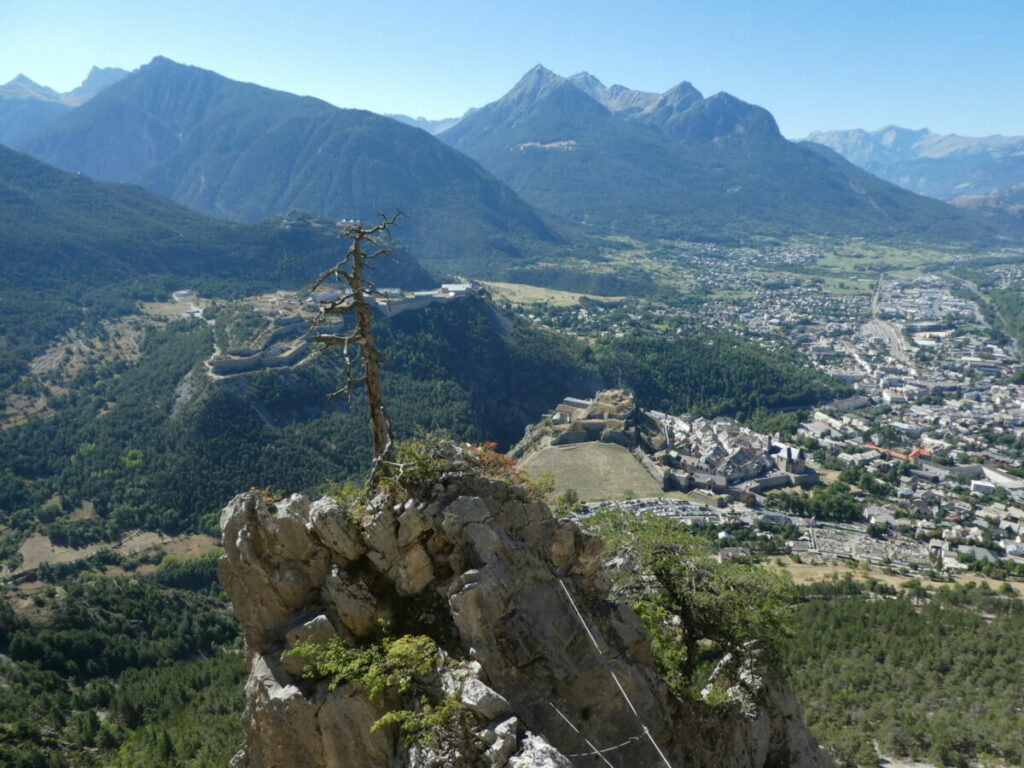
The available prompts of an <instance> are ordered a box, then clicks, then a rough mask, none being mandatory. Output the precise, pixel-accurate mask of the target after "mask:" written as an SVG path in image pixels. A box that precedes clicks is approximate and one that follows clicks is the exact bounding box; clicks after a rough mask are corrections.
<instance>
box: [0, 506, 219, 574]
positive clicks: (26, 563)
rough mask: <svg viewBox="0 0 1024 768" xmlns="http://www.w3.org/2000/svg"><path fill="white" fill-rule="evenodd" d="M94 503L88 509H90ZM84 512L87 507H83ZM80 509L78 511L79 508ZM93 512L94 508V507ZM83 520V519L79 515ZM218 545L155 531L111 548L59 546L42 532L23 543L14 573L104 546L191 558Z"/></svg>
mask: <svg viewBox="0 0 1024 768" xmlns="http://www.w3.org/2000/svg"><path fill="white" fill-rule="evenodd" d="M91 506H92V505H91V504H90V505H89V509H90V510H91ZM81 511H82V512H86V511H87V510H85V509H82V510H81ZM76 512H77V511H76ZM92 512H93V513H94V512H95V510H92ZM79 519H83V518H79ZM216 545H217V540H216V539H214V538H213V537H212V536H207V535H206V534H203V533H193V534H183V535H181V536H173V537H172V536H167V535H166V534H163V533H157V532H155V531H138V530H136V531H129V532H128V533H126V534H125V535H124V536H123V537H122V538H121V541H120V542H118V543H117V544H116V545H114V546H113V547H111V546H110V545H109V544H90V545H89V546H87V547H81V548H80V549H72V548H71V547H59V546H57V545H55V544H54V543H53V542H51V541H50V539H49V538H48V537H47V536H46V535H44V534H42V533H34V534H32V535H31V536H29V537H28V538H27V539H25V541H23V542H22V544H21V547H20V549H19V551H20V552H21V558H22V562H21V565H20V566H19V567H18V568H17V570H15V571H14V573H15V574H19V573H25V572H27V571H31V570H33V569H35V568H38V567H39V566H40V565H42V564H43V563H52V564H56V563H73V562H75V561H76V560H84V559H85V558H87V557H89V556H91V555H94V554H96V553H97V552H99V551H100V550H101V549H106V548H110V549H112V550H113V551H114V552H116V553H117V554H119V555H122V556H124V557H132V556H133V555H139V554H142V553H143V552H150V551H157V552H163V553H165V554H168V555H174V556H175V557H181V558H190V557H198V556H199V555H203V554H206V553H207V552H209V551H210V550H211V549H213V548H214V547H215V546H216Z"/></svg>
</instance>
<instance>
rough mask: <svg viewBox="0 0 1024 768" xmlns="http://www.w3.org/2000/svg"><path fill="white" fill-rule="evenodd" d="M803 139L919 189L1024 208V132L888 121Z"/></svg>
mask: <svg viewBox="0 0 1024 768" xmlns="http://www.w3.org/2000/svg"><path fill="white" fill-rule="evenodd" d="M807 141H814V142H817V143H819V144H823V145H825V146H827V147H829V148H831V149H833V150H835V151H836V152H838V153H839V154H841V155H842V156H843V157H845V158H846V159H847V160H849V161H850V162H851V163H854V164H856V165H859V166H860V167H861V168H863V169H864V170H866V171H868V172H870V173H873V174H875V175H877V176H879V177H881V178H883V179H886V180H888V181H891V182H893V183H894V184H899V185H900V186H901V187H906V188H907V189H910V190H913V191H914V192H918V193H919V194H922V195H928V196H930V197H937V198H939V199H940V200H948V201H950V202H955V203H957V204H958V205H965V206H979V205H987V206H997V207H998V206H1004V207H1008V208H1010V209H1011V210H1013V209H1014V208H1016V209H1017V210H1024V136H985V137H970V136H958V135H956V134H945V135H943V134H938V133H933V132H932V131H929V130H928V129H927V128H922V129H921V130H916V131H915V130H910V129H908V128H899V127H897V126H894V125H889V126H886V127H885V128H879V129H878V130H877V131H870V132H869V131H864V130H860V129H856V130H848V131H815V132H814V133H812V134H810V135H809V136H808V137H807Z"/></svg>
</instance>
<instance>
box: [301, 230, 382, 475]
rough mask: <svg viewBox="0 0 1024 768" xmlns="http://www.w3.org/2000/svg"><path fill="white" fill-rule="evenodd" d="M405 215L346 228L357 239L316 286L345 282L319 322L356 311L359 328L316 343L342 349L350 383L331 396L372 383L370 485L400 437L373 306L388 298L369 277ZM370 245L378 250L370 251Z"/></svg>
mask: <svg viewBox="0 0 1024 768" xmlns="http://www.w3.org/2000/svg"><path fill="white" fill-rule="evenodd" d="M401 215H402V212H401V211H398V212H397V213H395V215H394V216H391V217H390V218H389V217H387V216H385V215H384V214H380V218H381V220H380V222H379V223H377V224H376V225H374V226H372V227H364V226H363V225H362V223H361V222H356V223H354V224H348V225H345V226H343V227H342V228H341V231H340V233H339V235H340V236H341V237H343V238H347V239H349V240H351V242H350V244H349V247H348V252H347V253H346V254H345V258H344V259H342V260H341V261H339V262H338V263H337V264H335V265H334V266H333V267H332V268H331V269H328V270H327V271H325V272H324V273H323V274H321V275H320V276H319V277H318V278H317V279H316V282H314V284H313V290H314V291H315V290H317V289H318V288H320V287H321V286H322V285H323V284H324V283H326V282H328V281H330V280H332V279H333V280H335V281H337V282H340V283H342V284H343V286H344V287H343V289H342V291H341V293H340V295H339V296H337V297H336V298H331V299H327V300H323V301H321V302H320V316H319V317H318V318H317V320H316V321H315V323H317V324H319V323H322V322H324V321H325V320H326V319H327V317H328V316H329V315H354V316H355V329H354V330H352V331H351V332H350V333H341V334H333V333H319V334H317V335H315V336H314V337H313V341H314V342H316V343H319V344H323V345H324V347H341V348H342V356H343V359H344V365H345V383H344V385H343V386H342V387H341V388H340V389H338V390H337V391H336V392H332V393H331V394H330V395H328V397H331V398H333V397H337V396H338V395H342V394H344V395H347V396H348V397H349V402H350V403H351V399H352V390H353V389H354V388H355V387H357V386H358V385H360V384H365V385H366V399H367V403H368V406H369V411H370V431H371V434H372V437H373V467H372V470H371V472H370V487H371V488H372V487H374V486H375V485H376V484H377V483H378V482H379V481H380V479H381V478H382V477H383V475H384V474H386V473H387V471H388V467H389V466H390V462H391V460H392V457H393V456H392V455H393V451H394V437H393V435H392V432H391V424H390V422H389V421H388V416H387V411H386V409H385V407H384V386H383V381H382V378H381V367H382V366H383V365H385V364H386V363H387V361H386V360H384V358H383V357H382V356H381V354H380V350H378V349H377V344H376V341H375V339H374V336H373V323H372V318H373V305H372V303H371V302H372V300H373V298H375V297H380V298H386V297H385V296H384V294H382V293H381V292H380V291H378V290H377V287H376V285H374V283H373V281H371V280H370V279H369V278H368V277H367V275H366V270H369V269H372V266H371V264H370V263H369V262H372V261H373V260H374V259H377V258H380V257H381V256H390V255H392V251H391V249H390V248H388V247H386V246H383V245H381V242H382V241H383V240H384V239H385V238H389V237H390V228H391V226H393V225H394V223H395V222H396V221H397V220H398V218H399V217H400V216H401ZM367 246H369V247H373V248H374V249H373V250H372V251H370V252H367V251H365V250H364V248H366V247H367Z"/></svg>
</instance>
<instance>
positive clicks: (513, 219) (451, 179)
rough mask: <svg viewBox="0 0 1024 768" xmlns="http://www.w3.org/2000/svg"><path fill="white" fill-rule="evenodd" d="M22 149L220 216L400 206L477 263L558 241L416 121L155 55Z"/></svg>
mask: <svg viewBox="0 0 1024 768" xmlns="http://www.w3.org/2000/svg"><path fill="white" fill-rule="evenodd" d="M21 148H23V149H24V150H25V151H27V152H29V153H30V154H32V155H34V156H36V157H38V158H40V159H42V160H44V161H45V162H48V163H51V164H53V165H56V166H57V167H59V168H63V169H65V170H68V171H73V172H80V173H84V174H86V175H87V176H91V177H92V178H95V179H100V180H102V181H121V182H131V183H135V184H140V185H142V186H144V187H146V188H147V189H150V190H152V191H154V192H157V193H158V194H161V195H165V196H166V197H169V198H171V199H173V200H176V201H178V202H179V203H183V204H185V205H188V206H190V207H191V208H193V209H195V210H199V211H203V212H204V213H207V214H210V215H214V216H219V217H223V218H230V219H237V220H242V221H257V220H260V219H263V218H265V217H267V216H270V215H274V214H285V213H286V212H288V211H289V210H291V209H293V208H298V209H301V210H304V211H308V212H309V213H312V214H314V215H317V216H324V217H328V218H331V219H332V220H333V219H341V218H344V219H353V218H354V219H360V218H361V219H364V220H369V219H370V218H371V217H373V216H375V215H376V214H377V213H380V212H386V213H390V212H392V211H393V210H394V209H396V208H401V209H402V210H403V211H405V213H406V214H407V219H406V222H407V223H406V226H405V228H404V231H403V232H402V235H401V236H402V240H403V241H404V242H406V243H408V244H409V246H410V247H412V248H413V249H414V250H415V252H416V253H417V254H418V255H419V256H420V257H421V258H422V259H424V260H425V261H427V262H429V263H431V264H432V265H435V266H438V267H440V268H444V269H457V270H460V271H465V272H467V273H470V274H475V275H482V274H486V273H491V274H494V273H495V272H497V269H496V266H497V265H499V264H500V265H501V266H507V265H508V264H510V263H516V262H519V261H523V260H525V259H527V258H528V257H529V258H533V257H534V256H535V255H536V253H537V251H538V250H544V249H548V248H552V247H555V246H559V245H562V244H563V243H564V241H563V236H562V235H561V234H559V233H558V232H556V231H555V230H554V229H553V228H552V227H551V226H549V224H548V223H547V222H546V221H545V220H544V219H543V218H542V217H541V216H540V215H538V213H537V212H536V211H535V210H533V209H532V208H531V207H530V206H528V205H527V204H525V203H524V202H523V201H522V200H520V199H519V198H518V197H517V196H516V194H515V193H514V192H513V191H512V190H511V189H509V188H508V187H507V186H505V185H504V184H503V183H501V182H500V181H498V180H497V179H495V178H494V177H493V176H491V175H490V174H489V173H487V172H486V171H485V170H484V169H483V168H481V167H480V166H479V165H477V164H476V163H474V162H473V161H472V160H470V159H469V158H467V157H465V156H464V155H462V154H461V153H459V152H456V151H454V150H452V149H451V148H449V147H448V146H446V145H445V144H443V143H442V142H440V141H438V140H437V139H435V138H433V137H432V136H430V135H429V134H427V133H426V132H424V131H421V130H419V129H416V128H412V127H410V126H407V125H403V124H401V123H399V122H398V121H395V120H391V119H390V118H386V117H381V116H380V115H375V114H373V113H371V112H366V111H363V110H355V109H339V108H337V107H334V106H331V105H330V104H328V103H326V102H324V101H320V100H319V99H313V98H309V97H300V96H295V95H293V94H289V93H283V92H281V91H274V90H271V89H269V88H262V87H260V86H257V85H253V84H250V83H240V82H236V81H233V80H229V79H228V78H225V77H221V76H220V75H218V74H216V73H214V72H210V71H207V70H203V69H199V68H198V67H190V66H186V65H183V64H178V63H176V62H173V61H171V60H169V59H166V58H163V57H157V58H155V59H154V60H153V61H152V62H150V63H149V64H147V65H146V66H144V67H141V68H140V69H138V70H136V71H135V72H133V73H131V74H130V75H128V76H127V77H125V78H124V79H123V80H121V81H120V82H118V83H116V84H114V85H112V86H111V87H109V88H108V89H106V90H105V91H103V92H102V93H100V94H99V95H98V96H96V97H95V98H93V99H91V100H90V101H89V102H87V103H86V104H84V105H82V106H81V107H79V108H78V109H76V110H74V111H73V112H70V113H68V114H67V115H64V116H63V117H62V118H60V119H59V120H57V121H56V122H54V123H53V124H52V125H51V126H50V127H49V128H47V129H46V130H44V131H43V132H41V133H39V134H37V135H35V136H33V137H32V138H31V139H28V140H26V141H24V142H23V143H22V145H21Z"/></svg>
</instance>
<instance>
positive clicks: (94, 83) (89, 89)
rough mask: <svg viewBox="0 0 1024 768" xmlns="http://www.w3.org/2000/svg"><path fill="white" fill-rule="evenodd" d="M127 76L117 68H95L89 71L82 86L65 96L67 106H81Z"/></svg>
mask: <svg viewBox="0 0 1024 768" xmlns="http://www.w3.org/2000/svg"><path fill="white" fill-rule="evenodd" d="M127 75H128V72H127V70H124V69H119V68H118V67H96V66H94V67H93V68H92V69H90V70H89V74H88V75H86V77H85V80H83V81H82V84H81V85H80V86H78V87H77V88H75V89H74V90H73V91H71V92H70V93H68V94H65V96H66V97H67V98H66V101H67V102H68V103H69V104H72V105H75V104H82V103H84V102H86V101H88V100H89V99H91V98H92V97H93V96H95V95H96V94H97V93H99V92H100V91H102V90H104V89H105V88H109V87H110V86H111V85H113V84H114V83H116V82H118V81H119V80H121V79H122V78H124V77H126V76H127Z"/></svg>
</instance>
